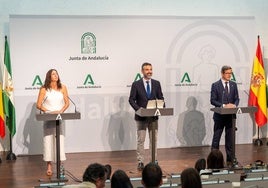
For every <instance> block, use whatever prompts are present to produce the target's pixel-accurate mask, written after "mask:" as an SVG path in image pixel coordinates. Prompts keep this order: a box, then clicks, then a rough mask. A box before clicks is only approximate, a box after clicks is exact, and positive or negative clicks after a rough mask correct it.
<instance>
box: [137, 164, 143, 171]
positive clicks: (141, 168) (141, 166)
mask: <svg viewBox="0 0 268 188" xmlns="http://www.w3.org/2000/svg"><path fill="white" fill-rule="evenodd" d="M143 169H144V164H143V163H142V162H139V164H138V170H139V171H142V170H143Z"/></svg>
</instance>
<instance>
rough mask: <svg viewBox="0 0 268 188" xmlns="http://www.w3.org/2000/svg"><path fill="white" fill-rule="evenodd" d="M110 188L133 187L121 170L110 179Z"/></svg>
mask: <svg viewBox="0 0 268 188" xmlns="http://www.w3.org/2000/svg"><path fill="white" fill-rule="evenodd" d="M111 188H133V186H132V184H131V182H130V179H129V177H128V175H127V174H126V173H125V172H124V171H123V170H116V171H115V172H114V173H113V175H112V178H111Z"/></svg>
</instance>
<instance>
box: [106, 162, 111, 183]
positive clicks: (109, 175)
mask: <svg viewBox="0 0 268 188" xmlns="http://www.w3.org/2000/svg"><path fill="white" fill-rule="evenodd" d="M105 168H106V172H107V180H109V179H110V177H111V173H112V166H111V165H109V164H106V165H105Z"/></svg>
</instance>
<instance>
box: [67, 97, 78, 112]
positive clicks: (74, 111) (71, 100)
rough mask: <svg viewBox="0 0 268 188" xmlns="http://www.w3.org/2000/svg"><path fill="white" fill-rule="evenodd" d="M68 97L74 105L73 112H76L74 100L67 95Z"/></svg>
mask: <svg viewBox="0 0 268 188" xmlns="http://www.w3.org/2000/svg"><path fill="white" fill-rule="evenodd" d="M68 99H69V100H70V101H71V103H72V104H73V105H74V112H75V113H76V112H77V111H76V105H75V103H74V101H73V100H72V99H71V98H70V97H69V96H68Z"/></svg>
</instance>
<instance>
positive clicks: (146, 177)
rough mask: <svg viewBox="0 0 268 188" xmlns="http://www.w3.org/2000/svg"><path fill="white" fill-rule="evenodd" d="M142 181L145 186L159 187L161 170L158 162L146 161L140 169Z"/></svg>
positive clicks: (148, 187)
mask: <svg viewBox="0 0 268 188" xmlns="http://www.w3.org/2000/svg"><path fill="white" fill-rule="evenodd" d="M142 181H143V183H144V185H145V187H146V188H152V187H159V186H160V185H161V183H162V170H161V168H160V166H159V165H158V164H155V163H152V162H151V163H148V164H147V165H146V166H145V167H144V169H143V171H142Z"/></svg>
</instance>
